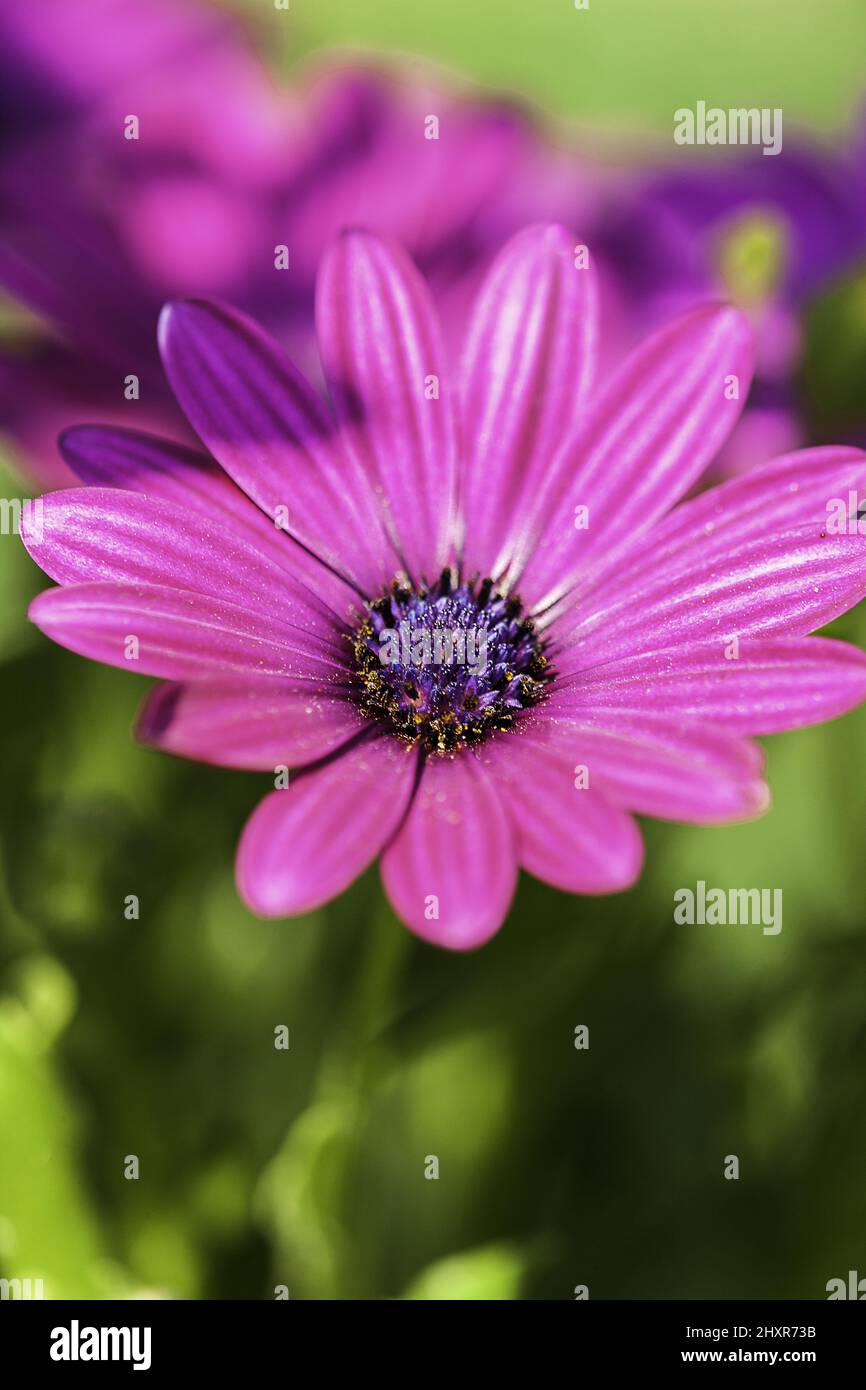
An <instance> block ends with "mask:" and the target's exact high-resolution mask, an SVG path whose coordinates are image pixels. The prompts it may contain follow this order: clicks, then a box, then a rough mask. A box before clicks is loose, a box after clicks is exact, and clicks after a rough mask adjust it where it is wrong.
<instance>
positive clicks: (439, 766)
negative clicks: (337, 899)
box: [382, 754, 517, 951]
mask: <svg viewBox="0 0 866 1390" xmlns="http://www.w3.org/2000/svg"><path fill="white" fill-rule="evenodd" d="M382 880H383V882H384V884H385V891H386V892H387V894H388V897H389V898H390V900H391V903H392V905H393V907H394V911H395V912H396V913H397V914H398V915H399V916H400V917H401V918H402V919H403V921H404V922H405V923H406V925H407V926H408V927H410V928H411V930H412V931H413V932H415V934H416V935H417V936H420V937H423V939H424V940H425V941H432V942H433V943H434V944H435V945H437V946H447V947H449V948H450V949H451V950H454V951H468V950H472V949H473V948H474V947H476V946H481V945H483V943H484V942H485V941H487V940H488V939H489V937H491V936H493V934H494V932H497V931H498V930H499V928H500V927H501V926H502V923H503V921H504V920H505V916H506V914H507V912H508V907H509V904H510V902H511V898H512V895H513V893H514V888H515V885H516V882H517V858H516V845H515V837H514V830H513V828H512V825H511V822H510V820H509V817H508V816H507V814H506V812H505V808H504V807H503V805H502V801H501V798H500V797H499V794H498V792H497V790H496V787H495V785H494V783H493V781H492V780H491V779H490V777H489V776H488V774H487V773H486V772H485V771H484V769H483V768H482V767H481V765H480V763H479V762H478V761H477V759H475V758H474V757H472V756H471V754H461V755H459V756H458V757H456V758H454V759H453V760H448V759H445V758H437V757H434V758H430V759H428V761H427V763H426V764H425V766H424V771H423V774H422V777H421V785H420V786H419V788H418V791H417V793H416V795H415V799H414V800H413V802H412V805H411V807H410V810H409V814H408V816H407V817H406V820H405V822H404V824H403V826H402V827H401V829H400V831H399V833H398V834H397V835H396V836H395V837H394V839H393V840H392V842H391V844H390V845H389V846H388V848H387V850H386V851H385V854H384V855H383V857H382Z"/></svg>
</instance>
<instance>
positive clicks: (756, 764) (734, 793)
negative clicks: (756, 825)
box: [530, 694, 769, 825]
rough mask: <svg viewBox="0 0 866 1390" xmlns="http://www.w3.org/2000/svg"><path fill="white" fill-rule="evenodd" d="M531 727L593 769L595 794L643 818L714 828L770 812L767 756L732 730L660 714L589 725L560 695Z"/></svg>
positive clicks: (604, 718)
mask: <svg viewBox="0 0 866 1390" xmlns="http://www.w3.org/2000/svg"><path fill="white" fill-rule="evenodd" d="M530 727H531V729H532V734H533V738H538V739H543V740H545V741H547V742H549V743H551V744H552V745H554V746H555V747H561V748H562V750H563V756H564V757H568V758H569V759H571V761H572V767H573V768H575V769H577V768H578V767H583V768H586V769H587V771H588V774H589V785H590V786H592V787H596V788H598V789H599V790H600V791H602V792H603V793H604V795H605V796H606V797H607V798H609V799H610V800H611V801H613V802H614V803H615V804H616V805H618V806H622V807H625V808H626V809H627V810H630V811H637V812H639V813H640V814H641V815H645V816H655V817H657V818H658V819H660V820H678V821H686V822H693V823H695V824H699V825H700V824H710V825H713V824H722V823H725V822H728V821H737V820H748V819H751V818H752V817H754V816H758V815H760V814H762V812H763V811H765V810H766V809H767V806H768V805H769V790H768V788H767V786H766V783H765V782H764V780H763V777H762V772H763V766H764V756H763V752H762V750H761V749H760V748H759V747H758V745H757V744H755V743H751V742H749V741H748V740H747V739H744V738H742V737H741V736H740V735H739V734H735V733H732V732H730V731H728V730H727V729H713V728H712V727H707V726H705V725H702V724H685V723H677V722H676V721H675V720H673V719H669V718H667V717H666V716H664V715H660V714H658V713H657V712H656V711H642V712H641V713H640V714H634V713H632V712H631V711H621V710H616V709H607V710H604V711H600V712H599V713H598V715H597V718H596V719H595V720H591V719H588V718H587V719H581V718H578V717H575V716H574V715H573V714H572V712H571V710H570V709H569V706H568V705H567V703H566V702H565V700H564V699H562V698H561V697H560V696H559V695H557V694H555V695H553V696H552V697H551V699H550V700H549V701H548V703H547V704H546V705H545V706H544V712H543V715H539V716H537V717H536V719H535V720H534V721H533V723H532V724H531V726H530Z"/></svg>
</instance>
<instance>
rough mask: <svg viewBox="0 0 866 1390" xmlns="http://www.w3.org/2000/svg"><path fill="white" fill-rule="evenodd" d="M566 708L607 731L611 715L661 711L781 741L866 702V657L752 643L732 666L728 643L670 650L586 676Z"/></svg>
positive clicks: (810, 643) (844, 650) (818, 644)
mask: <svg viewBox="0 0 866 1390" xmlns="http://www.w3.org/2000/svg"><path fill="white" fill-rule="evenodd" d="M559 700H560V705H561V706H566V705H567V707H568V709H569V710H570V712H571V713H572V714H573V716H574V718H575V719H588V720H590V722H592V723H598V724H603V723H604V720H605V717H606V715H607V713H608V711H609V710H611V709H616V710H617V711H619V712H626V711H628V712H631V713H633V714H634V716H635V719H636V720H638V719H639V717H640V715H641V713H642V712H643V711H645V710H648V709H649V710H654V711H658V712H659V713H660V714H663V715H665V716H666V717H667V718H669V719H670V720H671V721H672V722H678V721H680V720H685V721H698V720H708V721H710V722H712V723H714V724H723V725H724V726H725V727H726V728H729V729H737V730H739V731H740V732H741V733H748V734H776V733H780V732H781V731H782V730H784V729H797V728H801V727H802V726H804V725H806V724H817V723H820V722H821V721H822V720H825V719H835V718H836V716H837V715H840V714H845V713H847V711H848V710H851V709H854V708H856V706H857V705H859V704H862V702H863V701H864V700H866V653H864V652H862V651H860V650H859V648H857V647H852V646H849V645H848V644H847V643H846V642H835V641H830V640H828V639H827V638H824V637H777V638H773V639H770V640H766V641H762V640H761V639H758V638H753V639H747V640H746V641H745V642H743V643H742V644H741V645H740V646H739V650H738V655H737V656H736V657H735V658H731V659H729V658H728V657H726V655H725V647H724V645H723V644H722V643H720V642H715V643H710V644H706V643H704V644H701V645H694V646H687V647H674V648H669V649H667V650H666V651H663V652H654V653H650V654H648V655H647V656H637V657H633V658H632V659H630V660H627V661H619V662H610V663H607V664H605V665H603V666H599V667H598V668H597V669H596V670H592V671H585V672H582V673H581V675H580V676H579V677H578V678H577V679H576V680H575V682H574V683H573V684H572V685H570V686H568V687H567V688H566V689H565V690H563V691H562V692H561V694H560V697H559Z"/></svg>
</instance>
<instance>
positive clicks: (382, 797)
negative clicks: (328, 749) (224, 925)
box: [236, 738, 418, 917]
mask: <svg viewBox="0 0 866 1390" xmlns="http://www.w3.org/2000/svg"><path fill="white" fill-rule="evenodd" d="M417 766H418V758H417V753H415V752H414V751H412V750H410V749H408V748H404V747H402V745H400V744H399V743H398V742H397V741H396V739H389V738H384V739H364V740H363V741H362V742H360V743H357V744H355V745H354V746H353V747H352V748H350V749H348V750H346V751H345V752H343V753H340V754H338V755H337V756H336V757H335V758H333V759H332V760H331V761H330V762H327V763H325V764H324V765H323V766H321V767H318V768H313V769H311V770H310V771H308V772H302V773H300V774H299V776H298V777H297V778H296V779H293V780H292V781H291V782H290V784H289V786H288V787H285V788H283V789H282V790H280V791H274V792H271V793H270V795H269V796H266V797H265V799H264V801H262V802H260V803H259V805H258V806H257V807H256V809H255V811H253V814H252V815H251V816H250V819H249V820H248V821H247V824H246V826H245V828H244V832H243V835H242V836H241V841H240V845H239V846H238V858H237V869H236V874H237V883H238V889H239V891H240V894H241V897H242V898H243V899H244V901H245V902H246V903H247V904H248V906H249V907H250V908H251V909H252V911H253V912H256V913H258V914H259V915H260V916H262V917H287V916H294V915H296V914H297V913H300V912H310V911H311V910H312V909H313V908H315V907H320V906H321V904H322V903H326V902H328V901H329V899H331V898H333V897H336V895H337V894H338V893H342V891H343V889H344V888H347V887H348V886H349V884H350V883H351V882H352V881H353V880H354V879H356V878H357V877H358V875H359V874H360V873H362V872H363V870H364V869H366V868H367V866H368V865H369V864H371V863H372V862H373V860H374V859H375V858H376V856H377V855H378V854H379V852H380V851H381V849H382V848H383V846H384V845H385V844H386V843H387V842H388V840H389V839H390V837H391V836H392V835H393V833H394V831H395V830H396V828H397V826H398V825H399V823H400V820H401V819H402V817H403V815H404V814H405V811H406V806H407V804H408V802H409V798H410V796H411V794H412V787H413V785H414V781H415V775H416V770H417Z"/></svg>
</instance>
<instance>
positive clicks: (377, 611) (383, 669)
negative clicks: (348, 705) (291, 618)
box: [354, 569, 553, 753]
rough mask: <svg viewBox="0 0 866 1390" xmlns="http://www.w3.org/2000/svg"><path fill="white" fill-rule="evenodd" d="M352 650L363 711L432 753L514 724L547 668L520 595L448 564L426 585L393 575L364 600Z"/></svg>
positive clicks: (545, 679)
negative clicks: (460, 576) (464, 579)
mask: <svg viewBox="0 0 866 1390" xmlns="http://www.w3.org/2000/svg"><path fill="white" fill-rule="evenodd" d="M354 651H355V670H356V682H357V687H358V691H359V697H360V703H361V707H362V709H363V710H364V713H365V714H367V715H369V716H370V717H372V718H375V719H377V720H379V721H381V722H382V723H384V724H385V725H387V726H388V728H389V729H390V730H391V732H392V733H394V734H396V735H397V737H398V738H401V739H403V740H405V741H406V742H408V743H413V744H414V743H420V744H422V745H423V747H424V748H425V749H426V750H427V751H428V752H431V753H452V752H454V751H455V750H456V749H458V748H462V747H466V746H469V745H473V744H477V743H480V742H481V740H482V739H484V738H486V736H487V735H488V734H490V733H492V732H493V731H494V730H496V729H510V728H512V727H513V725H514V721H515V716H516V715H517V714H519V712H520V711H521V710H523V709H527V708H529V706H531V705H535V704H537V703H538V702H539V700H541V699H542V698H543V696H544V693H545V690H546V687H547V685H548V683H549V681H550V680H551V679H552V676H553V672H552V670H551V668H550V665H549V663H548V660H547V657H546V656H545V653H544V643H543V642H542V641H541V639H540V638H539V637H538V634H537V633H536V631H535V628H534V626H533V624H532V622H531V621H530V620H529V619H528V618H525V617H524V616H523V613H522V609H521V604H520V600H519V599H517V598H515V597H510V596H508V595H506V594H501V593H499V592H497V591H496V590H495V589H494V586H493V581H492V580H490V579H485V580H483V582H481V583H480V584H478V583H469V584H459V583H457V582H456V577H455V575H454V574H453V572H452V571H451V570H450V569H449V570H444V571H443V573H442V576H441V578H440V579H439V582H438V583H437V584H435V585H433V586H432V587H430V588H423V587H422V588H418V589H415V588H411V587H409V586H408V585H406V584H403V583H401V582H400V581H399V580H395V581H394V583H393V584H392V585H391V587H390V589H389V590H388V591H387V593H385V594H383V595H382V596H381V598H378V599H375V600H374V601H373V602H371V603H369V604H368V605H367V616H366V618H365V621H364V622H363V623H362V625H361V627H360V628H359V630H358V632H357V633H356V635H355V638H354Z"/></svg>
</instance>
